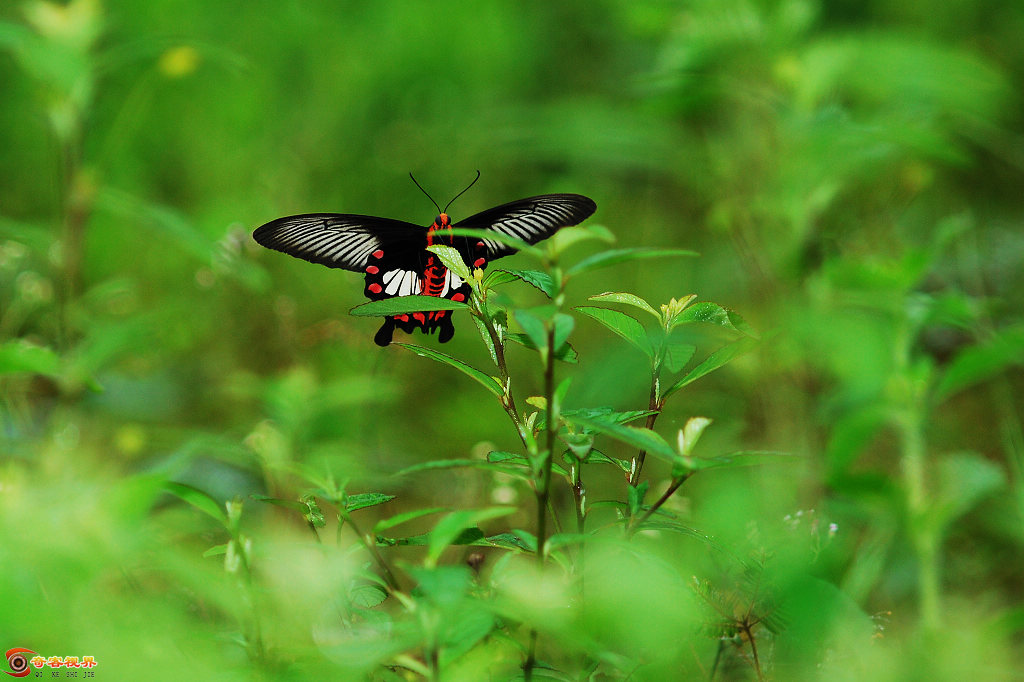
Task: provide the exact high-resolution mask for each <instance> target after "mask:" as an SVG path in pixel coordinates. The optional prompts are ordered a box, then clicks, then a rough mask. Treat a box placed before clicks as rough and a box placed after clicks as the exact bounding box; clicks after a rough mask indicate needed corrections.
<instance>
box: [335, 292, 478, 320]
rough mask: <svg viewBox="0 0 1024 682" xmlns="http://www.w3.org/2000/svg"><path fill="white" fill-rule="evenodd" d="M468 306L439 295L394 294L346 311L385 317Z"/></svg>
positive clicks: (459, 308) (458, 308)
mask: <svg viewBox="0 0 1024 682" xmlns="http://www.w3.org/2000/svg"><path fill="white" fill-rule="evenodd" d="M468 309H469V306H468V305H466V304H465V303H460V302H459V301H453V300H451V299H448V298H443V297H441V296H421V295H419V294H416V295H413V296H395V297H393V298H384V299H381V300H379V301H370V302H369V303H364V304H362V305H357V306H356V307H355V308H352V309H351V310H349V311H348V313H349V315H355V316H356V317H386V316H388V315H405V314H407V313H426V312H431V311H434V310H468Z"/></svg>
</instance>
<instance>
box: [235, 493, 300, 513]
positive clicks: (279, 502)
mask: <svg viewBox="0 0 1024 682" xmlns="http://www.w3.org/2000/svg"><path fill="white" fill-rule="evenodd" d="M249 497H250V498H252V499H253V500H256V501H257V502H266V503H267V504H272V505H274V506H277V507H284V508H285V509H291V510H292V511H297V512H299V513H300V514H305V513H306V512H308V511H309V507H307V506H306V505H305V504H303V503H302V502H299V501H298V500H285V499H282V498H280V497H267V496H266V495H249Z"/></svg>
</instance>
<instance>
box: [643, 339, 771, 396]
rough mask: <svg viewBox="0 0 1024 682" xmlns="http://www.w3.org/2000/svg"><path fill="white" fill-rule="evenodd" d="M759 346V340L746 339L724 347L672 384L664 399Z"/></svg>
mask: <svg viewBox="0 0 1024 682" xmlns="http://www.w3.org/2000/svg"><path fill="white" fill-rule="evenodd" d="M757 344H758V341H757V339H753V338H750V337H744V338H742V339H738V340H736V341H733V342H732V343H729V344H726V345H725V346H722V347H721V348H719V349H718V350H716V351H715V352H714V353H712V354H711V355H709V356H708V357H707V359H706V360H704V362H702V363H700V364H699V365H697V366H696V367H694V368H693V369H692V370H690V372H689V373H688V374H687V375H686V376H684V377H683V378H682V379H680V380H679V381H677V382H676V383H674V384H672V386H670V387H669V388H668V390H666V391H665V392H664V393H663V394H662V397H664V398H667V397H669V396H670V395H672V394H673V393H675V392H676V391H678V390H679V389H681V388H683V387H684V386H686V385H687V384H691V383H693V382H694V381H696V380H697V379H700V378H701V377H702V376H704V375H706V374H711V372H714V371H715V370H716V369H718V368H720V367H722V366H724V365H726V364H728V363H729V362H731V361H732V360H734V359H735V358H738V357H739V356H741V355H743V354H744V353H748V352H750V351H751V350H752V349H753V348H754V347H755V346H756V345H757Z"/></svg>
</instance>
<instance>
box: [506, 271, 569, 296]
mask: <svg viewBox="0 0 1024 682" xmlns="http://www.w3.org/2000/svg"><path fill="white" fill-rule="evenodd" d="M497 272H504V273H505V274H507V275H511V276H512V277H514V278H515V279H519V280H522V281H524V282H526V283H527V284H529V285H531V286H534V287H536V288H537V289H539V290H540V291H541V292H543V293H544V295H546V296H547V297H548V298H552V297H553V296H554V295H555V294H557V293H558V285H556V284H555V280H553V279H552V278H551V275H549V274H548V273H546V272H541V271H540V270H499V271H497Z"/></svg>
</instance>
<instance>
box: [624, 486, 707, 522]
mask: <svg viewBox="0 0 1024 682" xmlns="http://www.w3.org/2000/svg"><path fill="white" fill-rule="evenodd" d="M692 475H693V474H692V473H689V474H684V475H683V476H680V477H679V478H676V479H673V481H672V483H671V484H670V485H669V486H668V489H667V490H666V491H665V492H664V493H662V495H661V497H659V498H658V501H657V502H655V503H654V504H652V505H651V506H650V507H648V508H647V511H645V512H644V513H643V515H641V516H639V517H637V518H635V519H633V521H631V522H630V524H629V528H628V530H627V535H633V533H635V532H636V530H637V528H639V527H640V526H641V525H642V524H643V522H644V521H646V520H647V519H649V518H651V516H652V515H653V514H654V512H656V511H658V509H660V508H661V506H662V505H664V504H665V503H666V502H668V500H669V498H670V497H672V495H674V494H675V492H676V491H677V490H679V486H681V485H682V484H683V483H685V482H686V479H688V478H689V477H690V476H692Z"/></svg>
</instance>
